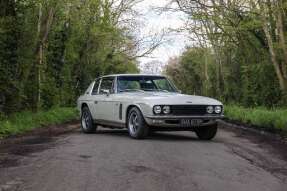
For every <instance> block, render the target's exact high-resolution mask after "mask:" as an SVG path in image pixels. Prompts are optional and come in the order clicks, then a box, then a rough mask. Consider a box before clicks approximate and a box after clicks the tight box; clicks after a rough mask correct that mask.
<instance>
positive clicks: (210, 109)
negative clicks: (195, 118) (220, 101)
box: [206, 105, 214, 114]
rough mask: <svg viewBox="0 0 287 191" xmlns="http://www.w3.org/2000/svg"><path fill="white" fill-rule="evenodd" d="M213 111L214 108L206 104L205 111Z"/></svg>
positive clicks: (210, 112)
mask: <svg viewBox="0 0 287 191" xmlns="http://www.w3.org/2000/svg"><path fill="white" fill-rule="evenodd" d="M213 111H214V110H213V106H211V105H210V106H207V108H206V112H207V113H209V114H212V113H213Z"/></svg>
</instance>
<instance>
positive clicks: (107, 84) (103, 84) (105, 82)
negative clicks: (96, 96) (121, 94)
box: [100, 77, 114, 94]
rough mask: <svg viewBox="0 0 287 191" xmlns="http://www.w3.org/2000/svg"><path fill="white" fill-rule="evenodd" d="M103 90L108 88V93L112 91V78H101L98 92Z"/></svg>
mask: <svg viewBox="0 0 287 191" xmlns="http://www.w3.org/2000/svg"><path fill="white" fill-rule="evenodd" d="M103 90H109V91H110V93H111V94H112V93H114V78H111V77H107V78H103V79H102V82H101V87H100V94H103Z"/></svg>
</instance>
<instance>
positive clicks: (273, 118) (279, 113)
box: [224, 105, 287, 135]
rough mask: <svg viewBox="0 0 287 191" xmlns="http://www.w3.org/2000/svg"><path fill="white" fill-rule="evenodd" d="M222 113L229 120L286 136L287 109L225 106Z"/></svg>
mask: <svg viewBox="0 0 287 191" xmlns="http://www.w3.org/2000/svg"><path fill="white" fill-rule="evenodd" d="M224 112H225V115H226V117H228V118H229V119H232V120H237V121H241V122H243V123H247V124H252V125H256V126H258V127H260V128H263V129H265V130H269V131H277V132H283V133H284V134H285V135H287V118H286V116H287V109H267V108H264V107H255V108H246V107H242V106H236V105H227V106H225V108H224Z"/></svg>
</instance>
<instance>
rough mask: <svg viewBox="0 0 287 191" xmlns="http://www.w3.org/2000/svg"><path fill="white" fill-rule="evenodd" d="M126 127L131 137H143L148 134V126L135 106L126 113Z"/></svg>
mask: <svg viewBox="0 0 287 191" xmlns="http://www.w3.org/2000/svg"><path fill="white" fill-rule="evenodd" d="M127 128H128V131H129V135H130V136H131V137H132V138H135V139H143V138H145V137H146V136H147V135H148V132H149V130H148V126H147V124H146V122H145V120H144V118H143V115H142V113H141V111H140V110H139V109H138V108H136V107H133V108H132V109H131V110H130V111H129V113H128V118H127Z"/></svg>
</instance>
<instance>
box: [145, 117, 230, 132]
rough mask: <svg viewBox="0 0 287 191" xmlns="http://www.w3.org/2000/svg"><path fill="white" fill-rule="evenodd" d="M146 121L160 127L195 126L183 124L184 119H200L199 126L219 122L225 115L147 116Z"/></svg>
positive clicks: (150, 124) (152, 125)
mask: <svg viewBox="0 0 287 191" xmlns="http://www.w3.org/2000/svg"><path fill="white" fill-rule="evenodd" d="M144 118H145V121H146V123H147V124H148V125H149V126H151V127H158V128H184V129H188V128H191V129H192V128H193V127H195V126H190V127H186V126H182V124H181V120H182V119H200V120H202V123H200V124H199V125H196V127H198V126H209V125H214V124H216V123H217V120H219V119H223V118H224V115H201V116H145V117H144Z"/></svg>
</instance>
